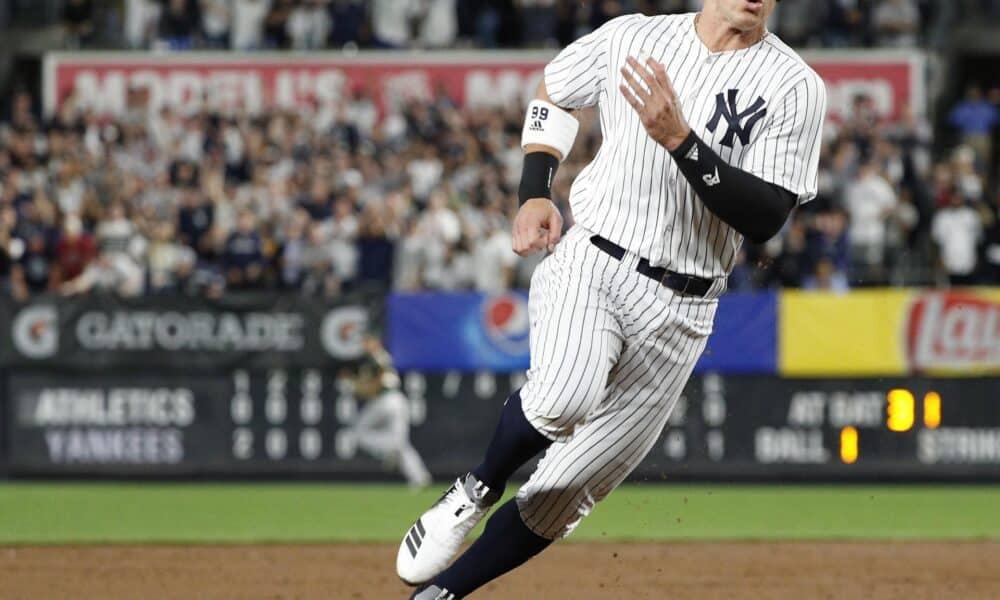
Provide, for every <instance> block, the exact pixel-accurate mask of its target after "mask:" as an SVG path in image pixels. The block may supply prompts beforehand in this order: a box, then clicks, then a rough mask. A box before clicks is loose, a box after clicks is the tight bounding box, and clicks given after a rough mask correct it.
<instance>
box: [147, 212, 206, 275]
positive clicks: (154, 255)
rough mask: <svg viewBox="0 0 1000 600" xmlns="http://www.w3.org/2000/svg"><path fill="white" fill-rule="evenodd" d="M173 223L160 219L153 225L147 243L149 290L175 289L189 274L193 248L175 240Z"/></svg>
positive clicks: (192, 259) (194, 259)
mask: <svg viewBox="0 0 1000 600" xmlns="http://www.w3.org/2000/svg"><path fill="white" fill-rule="evenodd" d="M175 239H176V238H175V235H174V225H173V223H171V222H169V221H162V222H159V223H156V224H154V225H153V231H152V235H151V241H150V244H149V261H148V266H149V272H148V279H149V290H150V291H151V292H162V291H168V290H177V289H179V288H180V287H181V285H182V282H183V281H185V280H186V279H187V278H188V277H189V276H190V271H191V268H192V267H193V265H194V263H195V261H196V257H195V253H194V250H192V249H191V248H190V247H188V246H185V245H183V244H179V243H177V242H176V241H175Z"/></svg>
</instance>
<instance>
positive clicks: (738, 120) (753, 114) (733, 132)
mask: <svg viewBox="0 0 1000 600" xmlns="http://www.w3.org/2000/svg"><path fill="white" fill-rule="evenodd" d="M739 93H740V91H739V90H729V92H728V101H727V97H726V94H721V93H720V94H719V95H718V96H716V97H715V115H714V116H712V120H711V121H709V122H708V125H707V127H708V130H709V131H710V132H712V133H715V130H716V129H717V128H718V127H719V121H720V120H721V119H722V118H725V119H726V123H728V124H729V129H728V130H727V131H726V136H725V137H723V138H722V142H721V143H722V145H723V146H725V147H727V148H732V147H733V141H734V140H733V138H735V137H736V136H740V143H741V144H743V145H744V146H746V145H747V144H749V143H750V134H751V132H753V127H754V125H756V124H757V121H760V120H761V119H763V118H764V117H765V116H766V115H767V108H765V107H764V99H763V98H761V97H760V96H758V97H757V101H756V102H754V103H753V105H752V106H751V107H750V108H748V109H746V110H744V111H743V112H740V111H739V109H738V108H736V94H739ZM744 119H746V122H745V123H744V121H743V120H744Z"/></svg>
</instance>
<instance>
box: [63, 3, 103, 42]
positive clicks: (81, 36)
mask: <svg viewBox="0 0 1000 600" xmlns="http://www.w3.org/2000/svg"><path fill="white" fill-rule="evenodd" d="M62 26H63V29H64V30H65V32H66V46H67V47H68V48H82V47H84V46H87V45H89V44H90V42H91V41H92V40H93V37H94V33H95V31H96V27H95V25H94V3H93V0H65V3H64V4H63V12H62Z"/></svg>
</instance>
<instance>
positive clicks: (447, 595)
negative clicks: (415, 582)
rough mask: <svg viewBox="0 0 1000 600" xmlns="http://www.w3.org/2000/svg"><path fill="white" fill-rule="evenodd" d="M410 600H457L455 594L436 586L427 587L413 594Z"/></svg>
mask: <svg viewBox="0 0 1000 600" xmlns="http://www.w3.org/2000/svg"><path fill="white" fill-rule="evenodd" d="M410 600H455V594H452V593H451V592H449V591H448V590H446V589H444V588H440V587H438V586H436V585H426V586H424V587H422V588H420V589H419V590H417V591H415V592H413V595H412V596H410Z"/></svg>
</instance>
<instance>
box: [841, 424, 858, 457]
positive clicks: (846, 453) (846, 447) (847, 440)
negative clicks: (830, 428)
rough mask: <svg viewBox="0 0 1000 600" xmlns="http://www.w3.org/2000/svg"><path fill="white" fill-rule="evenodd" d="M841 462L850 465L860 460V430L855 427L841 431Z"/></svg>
mask: <svg viewBox="0 0 1000 600" xmlns="http://www.w3.org/2000/svg"><path fill="white" fill-rule="evenodd" d="M840 460H842V461H844V463H845V464H848V465H853V464H854V463H855V461H857V460H858V430H857V429H855V428H854V427H844V428H843V429H841V430H840Z"/></svg>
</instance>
